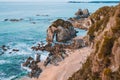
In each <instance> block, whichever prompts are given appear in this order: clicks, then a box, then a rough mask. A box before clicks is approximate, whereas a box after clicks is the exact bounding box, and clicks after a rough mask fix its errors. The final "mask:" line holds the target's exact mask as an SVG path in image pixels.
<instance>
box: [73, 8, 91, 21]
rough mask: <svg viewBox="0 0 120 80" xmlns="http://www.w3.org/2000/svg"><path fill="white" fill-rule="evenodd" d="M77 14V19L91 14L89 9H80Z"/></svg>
mask: <svg viewBox="0 0 120 80" xmlns="http://www.w3.org/2000/svg"><path fill="white" fill-rule="evenodd" d="M75 15H76V17H75V18H76V19H80V18H87V17H88V16H89V15H90V13H89V10H88V9H84V10H83V11H82V9H78V11H77V12H76V13H75Z"/></svg>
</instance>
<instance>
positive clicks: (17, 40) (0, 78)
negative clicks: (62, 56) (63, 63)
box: [0, 3, 115, 80]
mask: <svg viewBox="0 0 120 80" xmlns="http://www.w3.org/2000/svg"><path fill="white" fill-rule="evenodd" d="M105 5H109V6H111V5H115V4H104V3H100V4H95V3H0V46H2V45H6V46H9V50H7V51H5V52H4V54H2V55H0V80H14V79H17V78H19V77H21V76H24V75H25V74H26V71H25V70H23V69H22V68H21V63H22V62H24V60H25V59H26V58H27V57H29V56H34V54H35V53H36V52H34V51H32V50H31V46H33V45H36V44H37V43H38V42H40V41H43V42H45V39H46V30H47V28H48V27H49V25H50V24H51V23H52V22H53V21H54V20H56V19H58V18H62V19H68V18H69V17H74V13H75V12H76V11H77V10H78V9H79V8H82V9H86V8H87V9H89V10H90V12H91V13H92V12H94V11H95V10H97V9H98V8H99V7H101V6H105ZM37 14H39V15H40V16H36V15H37ZM14 18H17V19H20V18H22V19H23V20H22V21H19V22H10V21H6V22H5V21H4V19H14ZM33 22H35V23H36V24H33ZM77 30H78V31H79V33H78V35H81V36H84V35H85V34H86V31H84V30H79V29H77ZM12 49H19V52H12V53H10V52H11V51H12ZM1 53H2V50H1V49H0V54H1ZM37 53H40V54H42V57H41V59H42V60H43V59H45V58H46V56H47V52H37Z"/></svg>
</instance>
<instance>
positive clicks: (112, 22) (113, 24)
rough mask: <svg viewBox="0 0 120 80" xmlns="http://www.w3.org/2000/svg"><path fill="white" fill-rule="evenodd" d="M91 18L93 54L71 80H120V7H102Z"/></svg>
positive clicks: (90, 36) (90, 40)
mask: <svg viewBox="0 0 120 80" xmlns="http://www.w3.org/2000/svg"><path fill="white" fill-rule="evenodd" d="M90 18H91V19H92V21H93V24H92V26H91V27H90V28H89V31H88V34H87V35H88V36H89V43H90V44H92V48H93V51H92V54H91V56H90V57H89V58H88V59H87V61H86V63H85V64H83V67H82V69H80V70H79V71H77V72H76V73H74V74H73V75H72V77H70V78H69V80H120V5H117V6H115V7H107V6H105V7H102V8H100V9H99V10H97V11H96V12H95V13H93V14H92V15H91V16H90Z"/></svg>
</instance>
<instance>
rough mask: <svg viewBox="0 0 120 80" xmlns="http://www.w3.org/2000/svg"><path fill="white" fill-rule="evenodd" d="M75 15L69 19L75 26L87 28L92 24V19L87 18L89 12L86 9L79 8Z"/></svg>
mask: <svg viewBox="0 0 120 80" xmlns="http://www.w3.org/2000/svg"><path fill="white" fill-rule="evenodd" d="M75 15H76V16H75V17H73V18H70V19H69V20H70V22H71V23H72V25H73V26H74V27H76V28H80V29H84V30H88V29H89V27H90V26H91V25H92V20H91V19H90V18H89V16H90V13H89V11H88V9H85V10H83V11H82V10H81V9H79V10H78V11H77V12H76V13H75Z"/></svg>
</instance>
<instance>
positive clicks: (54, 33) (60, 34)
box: [46, 19, 76, 42]
mask: <svg viewBox="0 0 120 80" xmlns="http://www.w3.org/2000/svg"><path fill="white" fill-rule="evenodd" d="M75 36H76V31H75V30H74V27H73V25H72V24H71V23H70V22H68V21H64V20H62V19H58V20H56V21H54V22H53V23H52V25H51V26H49V28H48V30H47V39H46V40H47V42H53V40H54V38H56V41H58V42H66V41H67V40H70V39H72V38H74V37H75Z"/></svg>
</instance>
